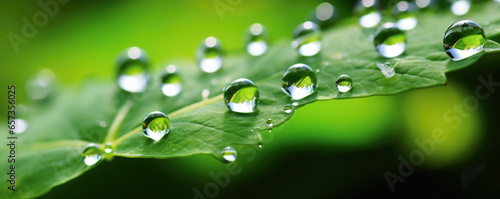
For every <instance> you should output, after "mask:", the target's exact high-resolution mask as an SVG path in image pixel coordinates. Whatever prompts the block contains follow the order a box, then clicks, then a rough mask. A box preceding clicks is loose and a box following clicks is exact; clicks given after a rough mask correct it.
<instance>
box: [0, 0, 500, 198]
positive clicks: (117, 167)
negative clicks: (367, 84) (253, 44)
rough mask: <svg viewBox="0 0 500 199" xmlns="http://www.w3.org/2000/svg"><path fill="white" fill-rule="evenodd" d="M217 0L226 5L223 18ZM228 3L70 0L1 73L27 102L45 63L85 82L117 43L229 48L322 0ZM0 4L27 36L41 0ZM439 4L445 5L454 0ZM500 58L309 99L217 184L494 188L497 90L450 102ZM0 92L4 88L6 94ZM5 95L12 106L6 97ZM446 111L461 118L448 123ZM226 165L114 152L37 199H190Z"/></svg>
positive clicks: (385, 192)
mask: <svg viewBox="0 0 500 199" xmlns="http://www.w3.org/2000/svg"><path fill="white" fill-rule="evenodd" d="M215 2H220V3H222V4H224V5H226V6H228V10H227V11H226V12H224V13H223V14H222V18H221V16H219V14H218V13H217V10H216V9H215V8H214V3H215ZM230 2H239V1H225V0H183V1H95V0H91V1H76V0H73V1H69V3H67V4H65V5H60V7H59V11H58V12H57V14H56V15H55V16H54V17H50V18H49V20H48V23H47V24H46V25H45V26H43V27H41V28H38V32H37V33H36V35H35V36H34V37H33V38H30V39H29V42H28V43H27V44H20V45H19V51H18V52H17V53H15V52H14V50H13V48H12V46H11V44H10V42H9V40H8V39H6V37H4V39H2V40H0V45H1V51H0V52H1V54H2V58H1V59H0V63H1V66H2V73H1V78H0V81H1V82H2V85H10V84H15V85H16V86H17V90H18V91H19V92H18V94H17V98H18V101H19V102H20V103H25V104H29V103H30V98H29V96H28V95H27V94H26V93H25V92H24V90H25V87H26V82H27V81H28V80H29V79H30V78H33V77H34V76H35V75H36V74H37V73H38V71H40V70H41V69H44V68H48V69H50V70H51V71H52V72H53V73H54V75H55V79H56V84H55V85H54V86H55V87H56V88H57V87H58V86H62V85H79V84H80V83H81V80H82V79H84V78H87V77H89V76H95V77H98V78H108V79H112V78H115V57H116V55H117V53H118V52H120V51H121V50H123V49H125V48H127V47H130V46H139V47H141V48H143V49H145V50H146V51H147V52H148V53H149V55H150V57H151V58H152V62H153V65H152V66H153V67H159V64H160V63H164V62H165V61H168V60H171V59H188V60H194V50H195V48H196V46H197V45H198V43H199V42H200V41H201V40H202V39H204V38H206V37H207V36H215V37H217V38H219V39H220V40H221V41H222V42H223V47H224V49H225V50H226V51H227V52H233V51H243V49H244V42H243V32H244V30H245V29H246V28H248V26H250V25H251V24H253V23H256V22H258V23H261V24H263V25H264V26H266V27H267V28H268V30H269V34H270V37H271V39H272V42H277V41H280V40H289V39H290V38H291V36H292V31H293V29H294V28H295V26H296V25H297V24H299V23H301V22H303V21H304V20H305V19H306V17H307V16H308V15H309V14H310V13H311V11H312V10H313V9H314V8H315V7H316V6H317V5H318V4H320V3H321V2H323V1H320V0H308V1H289V0H276V1H267V0H252V1H249V0H241V2H240V3H239V4H237V5H232V4H230ZM330 2H333V3H334V5H335V6H337V8H339V10H338V11H341V13H339V14H340V15H339V18H342V17H348V16H350V15H351V10H352V9H353V5H354V3H355V1H330ZM382 2H383V5H387V4H391V3H393V2H389V1H382ZM473 2H474V1H473ZM2 4H3V6H2V8H0V10H1V12H0V21H1V24H2V29H1V30H2V35H7V34H8V33H9V32H14V33H16V34H21V27H22V25H23V22H22V20H21V19H22V18H23V17H29V18H30V17H32V15H33V14H34V13H36V12H38V11H40V9H41V8H40V6H39V5H38V1H2ZM383 8H387V6H383ZM438 11H440V12H450V11H449V9H448V8H438ZM465 18H466V16H465ZM457 19H459V17H457ZM331 28H335V26H333V27H331ZM417 28H418V26H417ZM446 28H447V27H443V29H442V31H443V33H444V31H445V30H446ZM440 31H441V30H440ZM491 39H494V40H496V41H497V42H498V41H499V40H500V38H491ZM498 61H499V59H498V54H497V55H486V56H484V57H482V58H481V59H480V60H479V61H478V62H477V63H475V64H474V65H472V66H470V67H468V68H465V69H463V70H460V71H457V72H453V73H451V74H447V77H448V79H449V82H448V84H447V86H443V87H436V88H430V89H422V90H413V91H409V92H405V93H403V94H399V95H396V96H383V97H369V98H362V99H350V100H331V101H324V102H316V103H314V104H310V105H307V106H306V107H304V108H301V109H299V110H298V111H297V112H296V113H295V114H294V116H293V117H292V119H291V120H290V121H288V122H287V123H285V124H284V125H282V126H279V127H277V128H275V129H274V130H273V133H272V134H266V135H265V136H264V146H263V148H261V149H259V148H257V147H254V148H251V149H249V148H248V146H246V147H236V149H237V150H238V151H240V153H239V154H238V160H237V163H238V165H239V166H240V168H241V172H240V173H239V174H238V175H234V176H233V175H232V176H230V179H229V181H230V182H229V184H228V185H227V186H226V187H224V188H220V187H219V189H218V190H217V194H216V195H217V197H218V198H330V197H340V198H345V197H347V198H352V197H353V198H355V197H373V196H379V195H381V196H386V197H433V196H448V197H458V198H461V197H484V196H488V197H494V196H497V197H498V196H500V182H499V180H498V179H500V172H499V170H498V168H499V166H500V161H499V160H498V157H499V156H498V151H500V147H499V146H500V145H499V144H498V142H499V141H500V139H499V138H500V137H499V135H498V132H499V130H498V129H500V128H499V123H498V119H497V118H498V117H499V116H500V114H499V111H500V106H499V105H498V102H499V100H500V91H498V90H497V91H494V92H492V93H491V95H490V97H489V98H488V99H486V100H479V105H478V108H477V109H476V110H473V111H466V112H465V113H466V114H459V113H457V112H453V111H454V110H455V109H454V107H455V106H456V105H458V106H467V104H466V103H468V101H467V99H468V96H475V89H476V87H477V86H478V85H480V82H479V81H478V77H479V76H482V77H484V78H486V79H487V77H488V75H492V79H493V80H498V81H500V69H499V67H498ZM499 90H500V89H499ZM1 95H2V99H4V98H6V96H5V95H6V94H5V93H4V92H2V94H1ZM1 104H2V107H1V110H2V112H6V102H1ZM450 110H451V111H452V112H451V113H449V112H450ZM444 115H447V116H444ZM1 117H2V121H5V120H6V118H5V116H3V115H2V116H1ZM446 117H453V118H454V119H455V120H454V122H447V121H446ZM457 118H458V119H457ZM448 119H449V118H448ZM458 120H459V121H460V124H459V125H458V124H457V123H456V122H457V121H458ZM454 125H457V126H458V128H453V126H454ZM436 128H439V129H442V130H443V132H444V133H445V134H446V136H447V137H448V139H447V141H446V142H445V143H443V144H438V145H436V149H435V152H434V153H433V154H432V155H431V156H425V160H424V161H423V164H422V165H420V166H417V167H416V170H415V171H414V172H413V173H412V174H411V175H410V176H409V177H405V178H404V179H405V181H404V182H403V183H398V184H396V185H395V187H396V190H395V191H394V192H391V189H390V188H389V186H388V184H387V181H386V179H385V178H384V173H385V172H386V171H389V172H392V173H395V174H398V166H399V165H400V160H399V159H398V156H402V157H404V158H405V159H408V157H409V154H410V153H411V152H412V151H414V150H416V149H419V148H418V146H416V145H415V143H414V140H415V139H418V140H423V139H428V138H431V134H432V132H433V131H434V130H435V129H436ZM226 166H227V165H225V164H223V163H221V162H219V161H218V160H216V159H214V158H213V157H211V156H208V155H198V156H193V157H187V158H179V159H177V158H174V159H166V160H157V159H126V158H120V157H115V158H114V159H113V160H112V161H104V162H103V163H101V164H100V165H99V166H97V167H95V168H94V169H92V170H90V171H89V172H86V173H84V174H83V175H81V176H80V177H78V178H76V179H74V180H72V181H70V182H67V183H65V184H63V185H60V186H57V187H55V188H53V189H52V190H51V191H50V192H49V193H47V194H45V195H43V196H41V197H40V198H121V197H126V198H129V197H152V196H157V197H161V198H193V197H196V196H195V193H196V191H194V190H195V189H197V190H200V191H201V192H203V191H204V189H205V186H206V185H207V184H208V183H211V182H214V179H213V178H212V177H211V175H210V173H211V172H215V173H218V172H221V171H226ZM211 191H212V193H213V192H214V190H211Z"/></svg>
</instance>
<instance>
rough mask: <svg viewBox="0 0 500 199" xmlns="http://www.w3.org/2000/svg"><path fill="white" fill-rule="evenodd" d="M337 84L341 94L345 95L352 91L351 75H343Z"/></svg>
mask: <svg viewBox="0 0 500 199" xmlns="http://www.w3.org/2000/svg"><path fill="white" fill-rule="evenodd" d="M335 84H336V85H337V90H338V91H339V92H341V93H345V92H347V91H350V90H351V88H352V79H351V77H349V75H341V76H339V77H338V78H337V81H335Z"/></svg>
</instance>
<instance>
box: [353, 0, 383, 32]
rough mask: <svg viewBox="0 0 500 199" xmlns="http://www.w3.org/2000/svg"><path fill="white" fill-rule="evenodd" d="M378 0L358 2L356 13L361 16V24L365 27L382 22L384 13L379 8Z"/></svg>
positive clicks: (361, 0) (371, 26)
mask: <svg viewBox="0 0 500 199" xmlns="http://www.w3.org/2000/svg"><path fill="white" fill-rule="evenodd" d="M378 5H379V3H378V0H360V1H358V3H357V4H356V7H355V13H356V14H357V15H358V16H360V18H359V24H360V25H361V26H363V27H365V28H373V27H375V26H376V25H378V24H379V23H380V20H381V19H382V14H381V13H380V11H379V9H378Z"/></svg>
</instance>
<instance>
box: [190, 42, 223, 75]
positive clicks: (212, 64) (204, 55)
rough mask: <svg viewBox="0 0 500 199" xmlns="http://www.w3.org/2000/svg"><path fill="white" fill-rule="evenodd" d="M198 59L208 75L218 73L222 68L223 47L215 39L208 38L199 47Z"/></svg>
mask: <svg viewBox="0 0 500 199" xmlns="http://www.w3.org/2000/svg"><path fill="white" fill-rule="evenodd" d="M196 59H197V60H198V65H199V66H200V68H201V70H202V71H203V72H206V73H213V72H216V71H218V70H219V69H220V68H221V66H222V45H221V42H220V41H219V40H218V39H216V38H215V37H207V38H206V39H205V40H203V41H202V42H201V43H200V45H199V46H198V49H197V52H196Z"/></svg>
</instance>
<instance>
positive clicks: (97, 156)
mask: <svg viewBox="0 0 500 199" xmlns="http://www.w3.org/2000/svg"><path fill="white" fill-rule="evenodd" d="M82 156H83V162H84V163H85V164H86V165H87V166H92V165H95V164H96V163H98V162H99V161H101V160H102V156H103V153H102V151H101V149H100V148H99V146H97V144H94V143H90V144H87V145H86V146H85V147H83V150H82Z"/></svg>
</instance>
